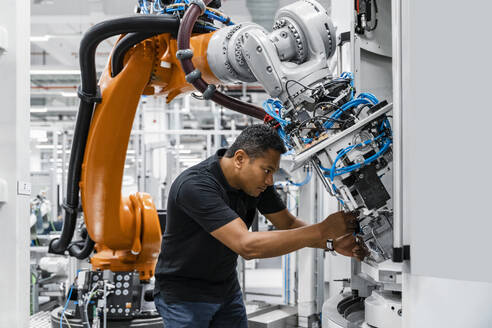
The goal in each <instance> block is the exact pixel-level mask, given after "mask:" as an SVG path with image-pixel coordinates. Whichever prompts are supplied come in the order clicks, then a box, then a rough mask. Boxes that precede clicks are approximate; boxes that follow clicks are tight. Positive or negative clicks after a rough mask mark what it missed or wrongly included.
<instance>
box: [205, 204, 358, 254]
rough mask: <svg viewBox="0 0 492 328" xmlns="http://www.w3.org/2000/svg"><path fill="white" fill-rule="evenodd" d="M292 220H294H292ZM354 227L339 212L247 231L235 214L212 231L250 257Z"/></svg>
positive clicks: (287, 249) (279, 251)
mask: <svg viewBox="0 0 492 328" xmlns="http://www.w3.org/2000/svg"><path fill="white" fill-rule="evenodd" d="M294 219H295V217H294ZM292 224H295V220H294V222H292ZM355 228H356V221H354V219H353V217H351V216H348V215H345V214H344V213H343V212H339V213H334V214H332V215H330V216H328V217H327V218H326V219H325V220H324V221H322V222H320V223H317V224H313V225H309V226H302V227H299V228H293V229H292V228H291V229H289V230H277V231H259V232H250V231H248V228H247V227H246V224H245V223H244V221H243V220H242V219H241V218H237V219H235V220H233V221H231V222H229V223H228V224H226V225H224V226H222V227H220V228H218V229H216V230H214V231H212V232H211V234H212V236H213V237H215V238H216V239H218V240H219V241H220V242H222V243H223V244H224V245H226V246H227V247H229V248H230V249H231V250H233V251H234V252H236V253H237V254H239V255H241V256H242V257H244V258H245V259H253V258H266V257H274V256H280V255H284V254H287V253H290V252H293V251H296V250H298V249H301V248H304V247H309V246H311V245H316V244H319V243H324V242H326V240H327V239H334V238H336V237H338V236H340V235H342V234H346V233H352V232H354V231H355Z"/></svg>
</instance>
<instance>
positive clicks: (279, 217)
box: [265, 208, 307, 230]
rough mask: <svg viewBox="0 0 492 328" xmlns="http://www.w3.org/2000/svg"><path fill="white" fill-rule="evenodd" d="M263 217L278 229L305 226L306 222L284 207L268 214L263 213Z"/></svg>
mask: <svg viewBox="0 0 492 328" xmlns="http://www.w3.org/2000/svg"><path fill="white" fill-rule="evenodd" d="M265 217H266V218H267V219H268V221H270V222H271V223H273V225H274V226H275V227H276V228H277V229H278V230H289V229H295V228H300V227H304V226H306V225H307V224H306V222H304V221H302V220H299V219H298V218H296V217H295V216H294V215H292V213H290V212H289V211H288V210H287V209H286V208H285V209H283V210H281V211H278V212H275V213H270V214H265Z"/></svg>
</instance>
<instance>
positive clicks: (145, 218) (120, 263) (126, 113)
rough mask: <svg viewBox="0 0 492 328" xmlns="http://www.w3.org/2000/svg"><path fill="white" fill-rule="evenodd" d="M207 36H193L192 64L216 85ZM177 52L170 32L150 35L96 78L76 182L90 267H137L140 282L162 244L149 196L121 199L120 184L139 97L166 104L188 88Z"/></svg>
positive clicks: (122, 197)
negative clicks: (91, 250) (92, 249)
mask: <svg viewBox="0 0 492 328" xmlns="http://www.w3.org/2000/svg"><path fill="white" fill-rule="evenodd" d="M210 37H211V34H203V35H198V36H195V37H193V38H192V43H191V44H192V48H193V50H194V53H195V54H196V58H197V59H198V60H196V61H195V63H196V65H197V66H198V67H200V70H201V71H202V72H204V76H206V77H207V78H208V79H209V80H211V81H214V82H218V80H217V79H216V78H215V76H214V75H213V74H212V73H211V72H210V69H209V68H208V64H207V61H206V49H207V45H208V41H209V39H210ZM176 49H177V46H176V40H175V39H172V38H171V35H170V34H163V35H159V36H157V37H153V38H151V39H148V40H146V41H144V42H142V43H141V44H139V45H137V46H136V47H134V48H133V49H131V50H130V51H129V52H128V54H127V55H126V57H127V60H126V64H125V66H124V68H123V70H122V71H121V72H119V73H118V75H116V76H115V77H114V78H113V77H111V72H110V67H111V65H110V64H111V63H109V64H108V66H107V68H106V69H105V71H104V73H103V75H102V76H101V79H100V87H101V91H102V99H103V101H102V102H101V103H100V104H98V105H97V106H96V109H95V112H94V116H93V118H92V123H91V126H90V130H89V135H88V139H87V145H86V149H85V155H84V162H83V166H82V177H81V182H80V189H81V196H82V206H83V209H84V214H85V223H86V227H87V230H88V233H89V236H90V237H91V238H92V239H93V240H94V241H95V242H96V249H97V251H98V252H97V254H96V255H95V256H93V257H92V259H91V262H92V265H93V268H94V269H110V270H112V271H130V270H134V269H136V270H138V271H139V272H140V277H141V279H148V278H150V277H151V276H152V275H153V270H154V266H155V262H156V260H157V256H158V255H159V251H160V242H161V230H160V225H159V219H158V217H157V211H156V209H155V206H154V203H153V201H152V199H151V197H150V195H148V194H145V193H137V194H134V195H130V196H122V195H121V184H122V178H123V169H124V163H125V158H126V150H127V146H128V141H129V138H130V133H131V129H132V125H133V120H134V117H135V112H136V109H137V105H138V102H139V100H140V96H141V95H142V94H143V93H147V94H148V93H151V92H152V91H153V90H152V89H154V90H155V89H157V90H156V91H157V92H156V93H157V94H159V95H167V97H168V99H167V100H168V101H170V100H171V99H172V98H174V97H176V96H177V95H179V94H180V93H182V92H187V91H191V90H193V86H191V85H189V84H187V83H186V81H185V76H184V73H183V72H182V70H181V68H180V67H179V66H178V65H179V64H178V62H177V60H176V57H175V56H173V54H174V53H175V52H176ZM162 62H166V63H167V64H166V65H165V66H167V67H163V66H164V65H161V63H162Z"/></svg>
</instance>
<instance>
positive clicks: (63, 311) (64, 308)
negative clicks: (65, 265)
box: [60, 284, 73, 328]
mask: <svg viewBox="0 0 492 328" xmlns="http://www.w3.org/2000/svg"><path fill="white" fill-rule="evenodd" d="M72 291H73V284H72V286H70V292H68V297H67V302H66V303H65V306H64V307H63V310H62V312H61V316H60V328H63V316H64V315H65V311H66V310H67V307H68V303H69V302H70V298H71V297H72Z"/></svg>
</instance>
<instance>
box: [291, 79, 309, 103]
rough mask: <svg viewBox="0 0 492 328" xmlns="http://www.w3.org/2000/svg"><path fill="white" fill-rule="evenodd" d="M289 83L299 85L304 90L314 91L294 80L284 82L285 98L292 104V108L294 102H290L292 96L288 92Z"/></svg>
mask: <svg viewBox="0 0 492 328" xmlns="http://www.w3.org/2000/svg"><path fill="white" fill-rule="evenodd" d="M289 82H293V83H296V84H299V85H300V86H301V87H303V88H304V89H309V90H311V91H315V90H314V89H312V88H310V87H307V86H305V85H304V84H302V83H301V82H299V81H296V80H287V82H285V90H286V91H287V97H288V98H289V100H290V102H291V103H292V106H294V101H293V100H292V95H291V94H290V91H289Z"/></svg>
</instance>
